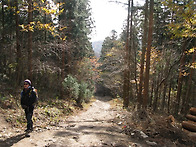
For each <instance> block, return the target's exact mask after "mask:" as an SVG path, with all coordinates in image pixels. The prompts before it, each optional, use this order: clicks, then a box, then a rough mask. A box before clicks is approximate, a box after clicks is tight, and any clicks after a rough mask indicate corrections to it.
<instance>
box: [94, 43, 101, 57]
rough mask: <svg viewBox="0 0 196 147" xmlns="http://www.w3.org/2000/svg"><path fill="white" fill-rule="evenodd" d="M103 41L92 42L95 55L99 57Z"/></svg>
mask: <svg viewBox="0 0 196 147" xmlns="http://www.w3.org/2000/svg"><path fill="white" fill-rule="evenodd" d="M102 44H103V41H95V42H92V46H93V50H94V52H95V56H96V57H100V54H101V48H102Z"/></svg>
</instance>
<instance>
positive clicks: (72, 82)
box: [63, 75, 79, 100]
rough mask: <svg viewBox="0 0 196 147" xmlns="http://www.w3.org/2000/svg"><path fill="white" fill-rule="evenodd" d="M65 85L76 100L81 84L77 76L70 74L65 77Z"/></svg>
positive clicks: (66, 89) (70, 95)
mask: <svg viewBox="0 0 196 147" xmlns="http://www.w3.org/2000/svg"><path fill="white" fill-rule="evenodd" d="M63 87H64V89H65V91H66V93H67V94H68V95H69V97H70V98H73V99H74V100H77V99H78V96H79V84H78V82H77V79H76V78H74V77H72V76H71V75H68V76H67V78H65V79H64V81H63Z"/></svg>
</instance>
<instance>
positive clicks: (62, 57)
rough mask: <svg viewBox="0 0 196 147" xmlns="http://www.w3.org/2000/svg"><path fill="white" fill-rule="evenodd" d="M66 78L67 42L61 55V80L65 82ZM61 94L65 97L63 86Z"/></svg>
mask: <svg viewBox="0 0 196 147" xmlns="http://www.w3.org/2000/svg"><path fill="white" fill-rule="evenodd" d="M64 42H65V41H64ZM64 79H65V43H64V45H63V48H62V56H61V81H62V82H63V80H64ZM61 85H62V84H61ZM60 95H61V98H62V99H63V97H64V90H63V86H61V92H60Z"/></svg>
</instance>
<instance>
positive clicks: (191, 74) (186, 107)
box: [184, 51, 196, 113]
mask: <svg viewBox="0 0 196 147" xmlns="http://www.w3.org/2000/svg"><path fill="white" fill-rule="evenodd" d="M195 56H196V51H195V52H194V53H193V57H192V65H193V64H194V62H195ZM193 72H194V68H191V69H190V74H189V79H188V87H187V91H186V96H185V105H184V108H185V110H184V113H186V112H187V111H188V109H189V102H190V96H191V88H192V77H193Z"/></svg>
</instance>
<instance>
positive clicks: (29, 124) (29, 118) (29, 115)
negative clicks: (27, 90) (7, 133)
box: [25, 106, 34, 130]
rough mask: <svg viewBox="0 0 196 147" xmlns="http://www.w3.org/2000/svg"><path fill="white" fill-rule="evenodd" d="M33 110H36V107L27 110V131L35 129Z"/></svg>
mask: <svg viewBox="0 0 196 147" xmlns="http://www.w3.org/2000/svg"><path fill="white" fill-rule="evenodd" d="M33 110H34V106H30V107H27V108H26V109H25V115H26V120H27V130H32V129H33V121H32V116H33Z"/></svg>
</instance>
